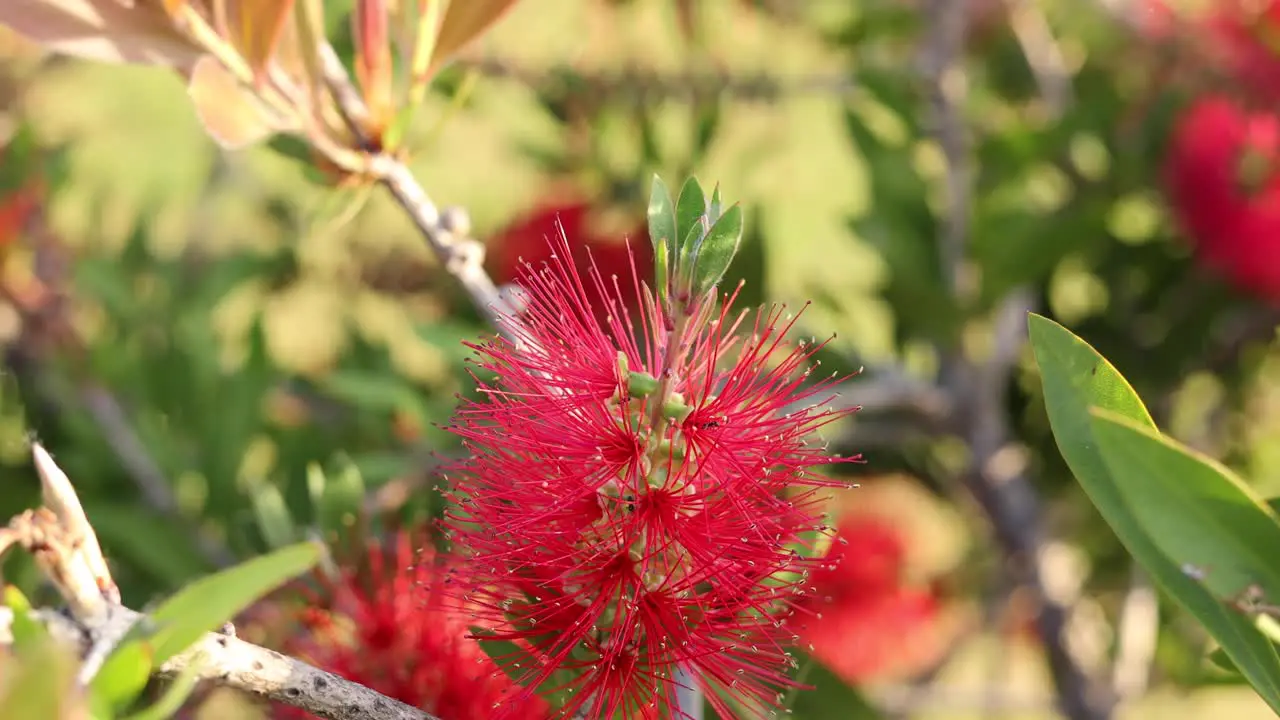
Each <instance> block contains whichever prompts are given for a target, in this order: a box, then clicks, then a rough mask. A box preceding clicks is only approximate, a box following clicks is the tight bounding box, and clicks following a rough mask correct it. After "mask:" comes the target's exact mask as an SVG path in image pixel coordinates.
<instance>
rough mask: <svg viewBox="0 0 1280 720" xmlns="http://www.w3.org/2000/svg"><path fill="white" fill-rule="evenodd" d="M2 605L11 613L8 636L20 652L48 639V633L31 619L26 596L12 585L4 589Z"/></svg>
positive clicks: (29, 604)
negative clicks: (10, 636)
mask: <svg viewBox="0 0 1280 720" xmlns="http://www.w3.org/2000/svg"><path fill="white" fill-rule="evenodd" d="M4 604H5V607H7V608H9V611H10V612H11V613H13V620H12V622H11V623H10V624H9V634H10V635H12V636H13V645H14V647H15V648H16V649H18V650H19V651H21V650H22V649H24V648H27V647H33V646H37V645H39V644H40V643H42V642H44V641H45V640H46V639H48V637H49V631H47V630H45V629H44V626H43V625H41V624H40V623H39V622H36V620H35V619H34V618H32V617H31V602H30V601H29V600H27V596H26V595H23V594H22V591H21V590H19V589H18V588H17V587H15V586H13V585H7V586H5V589H4Z"/></svg>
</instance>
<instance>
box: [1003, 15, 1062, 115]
mask: <svg viewBox="0 0 1280 720" xmlns="http://www.w3.org/2000/svg"><path fill="white" fill-rule="evenodd" d="M1005 4H1006V5H1007V7H1008V9H1009V26H1010V27H1011V28H1012V29H1013V34H1014V36H1015V37H1017V38H1018V45H1020V46H1021V47H1022V54H1023V55H1024V56H1025V57H1026V58H1027V65H1028V66H1029V67H1030V68H1031V73H1032V74H1033V75H1035V77H1036V84H1037V85H1039V86H1040V95H1041V97H1043V98H1044V101H1045V104H1046V105H1047V106H1048V108H1049V112H1050V113H1051V114H1053V115H1054V116H1055V117H1056V116H1057V115H1059V114H1061V113H1062V111H1063V110H1064V109H1065V108H1066V107H1067V106H1068V105H1070V104H1071V95H1072V93H1071V73H1070V71H1069V70H1068V69H1067V63H1066V59H1065V58H1064V57H1063V55H1062V47H1061V46H1060V45H1059V44H1058V40H1057V38H1055V37H1054V36H1053V30H1052V28H1050V27H1049V21H1048V19H1046V18H1045V16H1044V12H1043V11H1042V10H1041V9H1040V8H1039V7H1038V6H1037V5H1036V3H1035V2H1034V0H1005Z"/></svg>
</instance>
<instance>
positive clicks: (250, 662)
mask: <svg viewBox="0 0 1280 720" xmlns="http://www.w3.org/2000/svg"><path fill="white" fill-rule="evenodd" d="M32 456H33V459H34V461H35V466H36V470H37V472H38V473H39V475H40V484H41V494H42V498H43V504H42V506H41V507H39V508H37V509H35V510H28V511H26V512H23V513H22V514H20V515H18V516H17V517H15V518H13V519H12V520H11V521H10V522H9V524H8V526H7V527H4V528H0V555H3V554H4V552H5V551H7V550H10V549H13V548H22V549H24V550H26V551H27V552H29V553H31V555H32V556H33V557H34V558H35V560H36V564H37V566H38V567H39V568H40V570H41V571H42V572H43V573H44V575H45V577H46V578H47V579H48V581H49V582H50V583H51V584H52V585H53V586H54V587H55V588H56V589H57V590H58V592H59V594H60V595H61V596H62V598H63V600H65V601H66V603H67V609H68V612H67V613H61V612H57V611H53V610H45V609H42V610H36V611H34V613H33V615H34V619H36V620H37V621H39V622H40V623H41V624H43V625H44V626H45V628H46V629H47V630H48V631H49V633H50V636H51V637H52V638H53V639H54V640H56V641H59V642H61V643H63V644H65V645H66V646H67V647H68V648H70V649H72V650H74V651H75V652H76V653H77V655H78V656H79V657H80V658H81V659H82V662H81V666H80V673H79V678H78V680H79V683H80V684H81V685H82V686H83V685H85V684H87V683H88V682H89V681H90V680H92V678H93V676H94V674H96V672H97V670H98V669H99V668H101V666H102V662H103V661H104V660H105V659H106V657H107V656H108V655H109V654H110V652H111V651H112V650H113V649H114V647H115V646H116V644H117V643H118V642H119V641H120V640H121V639H122V638H123V637H124V636H125V634H126V633H127V632H128V631H129V629H130V628H132V627H133V626H134V625H135V624H136V623H137V622H138V621H139V620H141V619H143V617H144V616H143V614H142V613H139V612H136V611H134V610H132V609H130V608H128V607H125V606H124V605H122V604H121V601H120V591H119V589H118V588H117V586H116V583H115V580H114V579H113V578H112V576H111V571H110V569H109V568H108V566H107V563H106V561H105V559H104V558H103V555H102V550H101V548H100V546H99V544H98V538H97V534H96V533H95V532H94V530H93V526H92V525H91V524H90V523H89V519H88V517H87V516H86V515H85V512H84V509H83V507H82V506H81V504H80V499H79V497H78V496H77V495H76V492H75V489H74V488H73V487H72V485H71V481H70V479H68V478H67V476H66V474H65V473H63V471H62V470H61V469H60V468H59V467H58V466H57V464H56V463H55V462H54V460H53V458H52V457H51V456H50V455H49V453H48V452H47V451H46V450H45V449H44V448H43V447H42V446H40V445H39V444H35V445H33V446H32ZM13 621H14V618H13V613H12V611H11V610H9V609H8V608H0V646H8V645H11V644H12V643H13V633H12V626H13ZM192 663H198V670H197V673H198V677H199V678H200V679H201V680H205V681H208V682H212V683H215V684H218V685H221V686H224V687H228V688H232V689H234V690H238V691H240V692H243V693H246V694H248V695H251V696H253V697H257V698H260V699H263V700H270V701H274V702H277V703H282V704H285V705H291V706H293V707H296V708H299V709H301V710H305V711H307V712H309V713H311V714H313V715H315V716H317V717H321V718H326V720H438V719H437V718H435V717H434V716H433V715H430V714H429V713H426V712H424V711H422V710H418V709H415V708H413V707H410V706H408V705H406V704H404V703H402V702H400V701H398V700H393V699H391V698H388V697H386V696H384V695H382V694H380V693H378V692H376V691H374V690H370V689H369V688H367V687H365V686H363V685H360V684H358V683H353V682H350V681H348V680H346V679H344V678H341V677H339V676H337V675H334V674H333V673H329V672H325V671H323V670H320V669H317V668H315V667H312V666H311V665H308V664H307V663H304V662H302V661H300V660H296V659H294V658H291V657H287V656H285V655H281V654H280V653H277V652H274V651H272V650H268V649H267V648H264V647H259V646H257V645H254V644H252V643H248V642H245V641H244V640H240V639H238V638H236V637H234V636H233V635H232V634H230V633H225V634H224V633H208V634H206V635H205V636H204V637H202V638H201V639H200V640H199V641H197V642H196V644H195V645H194V646H192V647H191V648H189V649H187V650H186V651H185V652H182V653H180V654H178V655H176V656H174V657H173V658H171V659H170V660H168V661H167V662H165V663H164V664H163V665H162V666H161V667H160V668H159V670H158V671H157V675H159V676H160V677H168V678H172V677H175V676H177V675H178V674H179V673H181V672H183V671H184V670H186V669H187V668H188V666H190V665H191V664H192Z"/></svg>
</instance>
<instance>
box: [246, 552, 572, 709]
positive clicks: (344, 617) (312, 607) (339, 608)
mask: <svg viewBox="0 0 1280 720" xmlns="http://www.w3.org/2000/svg"><path fill="white" fill-rule="evenodd" d="M364 560H365V563H364V567H350V566H345V567H342V568H341V570H340V574H339V575H338V576H337V577H336V578H322V580H321V584H320V588H319V591H316V590H314V589H311V590H307V589H302V588H300V587H299V586H298V585H293V586H290V587H288V588H286V589H285V591H284V592H283V594H282V595H281V596H277V597H275V598H272V600H271V601H270V602H268V603H266V604H265V605H264V606H262V607H259V608H258V609H257V612H256V613H255V617H254V619H255V620H257V621H258V622H259V624H262V625H265V626H269V627H271V628H272V629H273V630H274V629H276V628H281V627H283V628H285V632H286V633H290V634H286V635H285V636H284V637H283V638H282V640H281V641H280V642H279V643H272V644H274V645H277V646H278V647H279V649H280V650H282V651H283V652H285V653H287V654H290V655H294V656H296V657H300V658H303V659H305V660H306V661H308V662H310V663H312V664H314V665H316V666H317V667H320V668H322V669H324V670H328V671H329V672H332V673H336V674H338V675H341V676H342V677H345V678H347V679H348V680H352V681H354V682H358V683H360V684H362V685H365V686H367V687H370V688H372V689H374V690H377V691H378V692H380V693H382V694H384V695H387V696H389V697H393V698H395V699H397V700H400V701H401V702H404V703H407V704H409V705H412V706H414V707H416V708H419V709H421V710H425V711H427V712H429V713H431V714H433V715H435V716H438V717H440V718H441V720H481V719H482V718H484V719H486V720H487V718H489V717H490V715H491V713H492V709H493V707H494V705H496V704H501V703H502V702H503V701H504V699H506V698H508V697H510V696H511V695H512V694H513V693H514V692H515V691H517V690H518V688H517V687H516V686H515V684H514V683H513V682H512V681H511V680H509V679H507V678H506V677H503V676H502V674H501V672H500V671H498V670H497V668H496V667H495V666H494V664H493V661H492V660H490V659H489V658H488V657H487V656H486V655H485V654H484V651H483V650H482V649H481V648H480V646H479V644H478V643H477V642H476V641H475V640H473V639H471V638H468V637H467V634H468V632H469V629H468V622H467V616H466V615H464V614H462V613H460V612H458V611H457V610H456V609H454V608H453V606H452V603H449V602H446V601H445V595H444V593H443V584H444V582H446V578H447V573H448V569H447V565H445V564H443V563H441V562H438V560H437V558H436V557H435V554H434V553H433V552H432V551H431V550H430V549H428V550H420V549H419V546H418V545H417V544H415V542H414V540H413V537H412V536H411V535H410V534H409V533H405V532H399V533H396V534H395V535H394V536H393V537H392V538H391V540H390V542H389V543H387V545H385V546H384V545H383V543H381V542H378V541H376V540H375V541H373V542H372V543H371V545H370V547H369V551H368V554H367V556H366V557H365V558H364ZM299 600H301V601H304V602H305V606H303V607H301V608H299V607H298V601H299ZM290 631H292V632H290ZM512 710H513V712H512V714H511V717H513V718H519V719H520V720H541V719H542V718H545V717H547V714H548V710H547V706H546V703H544V702H542V701H541V700H538V699H536V698H535V699H530V700H528V701H522V702H521V703H520V704H519V706H518V707H513V708H512ZM272 715H273V717H274V718H277V720H304V719H310V718H312V717H313V716H311V715H310V714H308V713H306V712H304V711H302V710H298V709H297V708H293V707H288V706H284V705H280V706H277V707H275V708H273V713H272Z"/></svg>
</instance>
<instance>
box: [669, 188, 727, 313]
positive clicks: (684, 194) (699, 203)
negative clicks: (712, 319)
mask: <svg viewBox="0 0 1280 720" xmlns="http://www.w3.org/2000/svg"><path fill="white" fill-rule="evenodd" d="M649 239H650V240H651V241H652V242H653V253H654V266H655V268H656V272H657V291H658V294H659V297H660V298H662V300H663V302H664V303H666V302H668V301H669V300H671V299H674V300H676V301H677V302H688V301H689V300H691V299H692V298H695V297H698V296H700V295H703V294H704V293H707V292H709V291H711V290H712V289H714V288H715V287H716V285H718V284H719V283H720V281H721V280H722V279H724V275H725V272H726V271H728V269H729V265H730V264H731V263H732V262H733V257H734V255H736V254H737V252H738V247H739V246H740V245H741V244H742V208H741V207H740V206H739V205H738V204H737V203H735V204H733V205H732V206H730V207H728V208H725V207H724V202H723V200H722V199H721V197H720V186H719V185H717V186H716V187H715V188H714V189H713V190H712V192H711V197H709V198H708V197H707V194H706V192H705V191H704V190H703V189H702V185H700V184H699V183H698V180H697V178H692V177H691V178H689V179H688V180H686V181H685V183H684V187H682V188H681V189H680V197H679V198H678V199H674V200H673V199H672V197H671V191H669V190H668V189H667V186H666V184H665V183H663V182H662V178H660V177H658V176H657V175H655V176H654V177H653V189H652V191H651V192H650V194H649Z"/></svg>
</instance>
